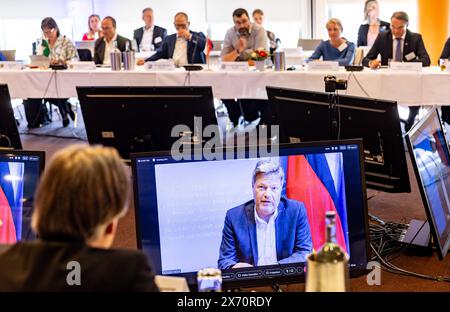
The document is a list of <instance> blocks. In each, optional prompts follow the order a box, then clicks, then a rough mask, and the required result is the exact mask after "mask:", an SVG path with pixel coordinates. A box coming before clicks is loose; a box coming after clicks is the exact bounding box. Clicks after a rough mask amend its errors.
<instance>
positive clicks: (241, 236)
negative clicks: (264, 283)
mask: <svg viewBox="0 0 450 312" xmlns="http://www.w3.org/2000/svg"><path fill="white" fill-rule="evenodd" d="M275 238H276V245H277V246H276V249H277V259H278V263H279V264H286V263H301V262H306V256H307V255H308V254H310V253H311V252H312V240H311V232H310V229H309V223H308V216H307V214H306V208H305V205H304V204H303V203H301V202H298V201H296V200H290V199H287V198H281V200H280V204H279V205H278V216H277V218H276V220H275ZM257 261H258V242H257V237H256V221H255V202H254V201H253V200H251V201H249V202H247V203H245V204H243V205H241V206H238V207H235V208H232V209H230V210H228V212H227V215H226V217H225V224H224V227H223V232H222V243H221V245H220V255H219V260H218V267H219V269H221V270H226V269H230V268H231V267H233V266H234V265H235V264H236V263H239V262H244V263H248V264H251V265H255V264H256V262H257Z"/></svg>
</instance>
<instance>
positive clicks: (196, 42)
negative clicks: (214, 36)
mask: <svg viewBox="0 0 450 312" xmlns="http://www.w3.org/2000/svg"><path fill="white" fill-rule="evenodd" d="M193 35H194V34H192V37H194V36H193ZM197 45H198V34H195V46H194V51H192V57H191V64H194V55H195V51H197Z"/></svg>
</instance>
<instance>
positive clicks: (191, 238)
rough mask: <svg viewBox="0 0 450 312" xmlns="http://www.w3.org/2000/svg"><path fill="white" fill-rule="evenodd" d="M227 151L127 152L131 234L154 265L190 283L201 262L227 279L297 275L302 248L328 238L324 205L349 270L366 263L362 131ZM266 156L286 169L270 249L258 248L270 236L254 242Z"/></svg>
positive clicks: (259, 281)
mask: <svg viewBox="0 0 450 312" xmlns="http://www.w3.org/2000/svg"><path fill="white" fill-rule="evenodd" d="M272 148H273V147H272ZM277 149H278V146H277ZM224 155H225V152H224ZM231 155H232V158H231V159H230V158H229V157H223V158H222V160H220V159H217V160H210V161H207V160H206V159H211V158H210V157H209V156H211V155H205V154H203V155H201V156H202V157H200V158H196V157H194V158H193V159H184V160H181V161H175V160H174V159H173V157H172V156H171V154H170V153H169V152H160V153H142V154H133V155H132V170H133V180H134V195H135V208H136V231H137V242H138V246H139V248H142V249H143V251H144V252H145V253H146V254H147V255H148V257H149V258H150V262H151V263H152V265H153V268H154V269H155V271H156V274H162V275H167V276H174V275H175V276H183V277H186V278H187V280H188V283H189V284H190V285H191V286H192V287H194V288H195V284H196V274H197V272H198V271H199V270H201V269H204V268H220V269H221V270H222V278H223V287H224V288H234V287H245V286H253V285H271V284H276V283H279V284H283V283H290V282H299V281H302V280H303V279H304V272H305V263H304V262H305V257H306V256H307V255H308V254H310V253H311V252H312V250H313V249H315V250H319V249H320V247H321V246H322V245H323V244H324V243H325V241H326V237H325V233H326V231H325V213H326V212H327V211H330V210H332V211H336V212H337V229H336V241H337V243H338V244H339V245H340V246H341V248H342V249H344V250H345V251H347V253H348V254H349V255H350V271H351V274H355V275H357V274H358V273H360V272H363V271H364V270H365V269H366V265H367V262H368V259H369V258H368V251H369V247H368V239H367V238H368V225H367V201H366V193H365V181H364V166H363V162H362V158H363V150H362V141H361V140H348V141H330V142H319V143H302V144H291V145H286V146H279V153H278V154H276V155H267V154H265V153H262V152H261V150H254V149H252V148H248V150H247V152H246V153H243V154H242V155H241V156H242V157H238V156H239V154H238V153H234V154H231ZM228 156H229V154H228ZM194 159H198V160H194ZM268 164H269V165H270V166H272V167H275V168H278V169H279V171H276V172H277V174H276V175H275V178H274V179H275V181H281V180H277V179H276V178H280V177H281V178H282V177H283V176H284V178H283V180H284V184H281V182H280V185H279V186H278V184H276V186H271V187H272V188H271V191H272V192H273V194H279V196H280V204H279V205H275V206H277V207H278V209H277V216H276V219H275V220H276V221H275V222H276V226H275V227H276V238H275V240H276V242H273V243H274V245H272V247H273V246H275V245H276V259H275V258H274V257H275V255H274V254H272V255H270V253H269V255H264V252H263V250H266V249H265V248H266V247H267V246H266V247H264V246H260V245H258V240H257V237H258V234H256V229H255V226H256V225H255V222H257V221H256V220H258V218H259V212H258V208H257V207H258V206H257V205H256V204H255V203H256V202H257V199H255V198H258V196H257V194H259V193H258V192H259V191H258V190H259V187H260V186H259V185H258V181H259V177H260V176H259V175H256V177H255V176H254V172H258V171H256V170H257V169H256V168H260V167H261V166H263V165H264V166H267V165H268ZM278 174H279V175H278ZM263 177H265V176H264V175H263ZM269 177H271V176H270V175H269ZM255 179H256V180H255ZM268 185H269V186H270V184H268ZM269 186H267V187H269ZM274 196H275V195H274ZM265 204H267V203H265ZM259 205H261V203H259ZM259 207H260V206H259ZM257 215H258V218H256V216H257ZM255 218H256V219H255ZM269 222H270V221H269ZM258 223H259V221H258ZM261 253H263V254H261ZM271 256H272V258H271ZM243 265H244V266H246V267H243Z"/></svg>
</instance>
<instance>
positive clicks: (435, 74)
mask: <svg viewBox="0 0 450 312" xmlns="http://www.w3.org/2000/svg"><path fill="white" fill-rule="evenodd" d="M327 74H329V73H326V72H307V71H303V70H299V71H285V72H274V71H272V70H266V71H265V72H255V71H249V72H223V71H218V70H212V71H206V70H204V71H198V72H190V73H188V72H186V71H184V69H177V70H175V71H172V72H148V71H144V69H143V68H137V70H136V71H132V72H125V71H122V72H112V71H111V70H110V69H107V68H102V69H97V70H93V71H72V70H66V71H58V72H52V71H50V70H30V69H26V70H23V71H0V83H7V84H8V86H9V90H10V94H11V97H13V98H42V97H44V96H45V97H47V98H69V97H76V96H77V93H76V86H187V85H190V86H212V88H213V92H214V96H215V97H216V98H222V99H229V98H255V99H266V98H267V94H266V89H265V88H266V86H274V87H283V88H293V89H302V90H311V91H319V92H323V91H324V80H323V78H324V76H325V75H327ZM331 74H333V75H335V76H337V78H341V79H347V80H348V81H349V82H348V90H347V92H343V93H346V94H348V95H355V96H362V97H366V93H367V94H368V95H369V96H370V97H372V98H378V99H386V100H394V101H397V102H398V103H399V104H403V105H411V106H414V105H450V88H449V86H450V73H443V72H441V71H440V70H439V69H438V68H424V70H423V72H422V73H412V72H390V71H388V70H383V69H382V70H377V71H372V70H370V69H365V70H364V71H363V72H355V73H349V72H346V71H344V70H341V71H339V72H337V73H331ZM188 75H190V77H188ZM358 82H359V84H360V85H361V86H360V85H359V84H358ZM189 83H190V84H189ZM47 87H48V88H47ZM47 89H48V90H47ZM363 89H364V91H365V92H364V91H363ZM46 90H47V91H46Z"/></svg>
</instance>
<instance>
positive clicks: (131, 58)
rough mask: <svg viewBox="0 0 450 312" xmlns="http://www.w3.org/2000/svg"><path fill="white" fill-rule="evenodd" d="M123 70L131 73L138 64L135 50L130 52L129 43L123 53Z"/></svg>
mask: <svg viewBox="0 0 450 312" xmlns="http://www.w3.org/2000/svg"><path fill="white" fill-rule="evenodd" d="M122 58H123V69H124V70H127V71H130V70H134V67H135V66H134V65H135V63H136V60H135V54H134V51H133V50H130V43H129V42H128V41H127V42H126V45H125V52H122Z"/></svg>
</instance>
